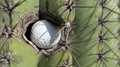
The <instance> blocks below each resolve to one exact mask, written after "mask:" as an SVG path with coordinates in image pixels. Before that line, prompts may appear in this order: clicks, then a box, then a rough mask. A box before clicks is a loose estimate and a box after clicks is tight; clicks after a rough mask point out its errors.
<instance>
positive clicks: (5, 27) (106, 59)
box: [0, 0, 120, 67]
mask: <svg viewBox="0 0 120 67" xmlns="http://www.w3.org/2000/svg"><path fill="white" fill-rule="evenodd" d="M13 1H14V0H2V1H0V5H1V6H0V8H1V9H0V10H1V14H2V16H1V17H0V19H1V20H0V21H1V22H2V23H1V32H0V36H1V37H0V42H1V44H0V57H1V58H0V61H1V65H2V66H3V67H9V65H11V64H12V62H14V61H12V60H13V59H10V58H7V59H6V58H4V57H11V56H12V55H11V53H10V49H11V48H12V49H15V50H17V49H18V48H15V47H14V46H12V44H14V43H12V44H9V45H6V43H11V40H12V39H13V38H15V39H17V40H20V41H21V44H19V46H20V45H22V49H23V48H24V47H26V49H27V50H30V51H33V52H31V53H32V54H30V55H35V56H33V57H32V58H35V59H38V60H36V61H35V62H36V64H35V66H34V67H36V66H37V67H115V66H116V67H119V66H120V47H119V46H120V45H119V44H120V38H119V33H120V32H119V28H120V26H119V15H120V13H119V0H112V1H108V0H93V1H91V0H90V1H89V0H84V1H83V0H51V1H49V0H39V7H35V6H34V7H33V9H34V8H36V9H37V10H35V11H30V9H28V10H29V11H25V12H23V13H22V16H21V14H20V15H19V16H21V17H20V19H19V20H18V19H17V20H18V22H17V23H15V22H14V21H13V20H14V19H13V17H14V16H13V13H14V12H15V10H16V9H17V8H19V7H20V6H21V8H22V5H26V4H27V3H29V2H30V1H31V2H34V1H32V0H30V1H28V0H18V2H16V3H13ZM24 3H25V4H24ZM26 9H27V8H26ZM20 11H21V10H20ZM6 19H9V20H6ZM13 23H15V24H13ZM12 41H13V42H14V40H12ZM16 43H18V42H15V44H16ZM23 43H24V45H23ZM5 46H8V48H7V52H3V51H4V50H5ZM13 47H14V48H13ZM31 47H32V49H31ZM19 49H21V48H20V47H19ZM33 49H34V50H35V51H34V50H33ZM21 51H22V50H21ZM18 52H20V51H19V50H18V51H16V56H17V53H18ZM9 53H10V55H8V54H9ZM23 53H24V51H23V52H21V54H22V57H23V56H26V58H27V57H28V55H26V54H29V53H30V52H29V51H28V52H27V53H26V54H23ZM13 54H14V52H13ZM38 55H39V56H38ZM12 57H13V56H12ZM20 57H21V55H20ZM27 59H28V58H27ZM29 59H31V58H29ZM3 60H5V61H4V62H5V63H7V65H8V66H4V62H3ZM8 60H9V61H8ZM22 61H24V60H23V59H22ZM18 62H19V61H18ZM26 64H27V63H26ZM15 65H17V64H15ZM21 65H22V62H21ZM13 67H14V66H13ZM18 67H20V66H18Z"/></svg>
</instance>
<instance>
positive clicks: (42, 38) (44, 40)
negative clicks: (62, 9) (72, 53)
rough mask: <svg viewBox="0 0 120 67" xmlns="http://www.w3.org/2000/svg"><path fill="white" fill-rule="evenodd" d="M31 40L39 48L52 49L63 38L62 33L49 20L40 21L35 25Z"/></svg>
mask: <svg viewBox="0 0 120 67" xmlns="http://www.w3.org/2000/svg"><path fill="white" fill-rule="evenodd" d="M30 38H31V40H32V42H33V43H34V44H35V45H37V46H38V47H40V48H50V47H52V46H54V45H57V43H58V42H59V40H60V38H61V32H60V30H59V29H58V28H57V27H56V26H54V25H52V24H51V23H50V22H48V21H47V20H40V21H37V22H36V23H35V24H33V26H32V29H31V36H30Z"/></svg>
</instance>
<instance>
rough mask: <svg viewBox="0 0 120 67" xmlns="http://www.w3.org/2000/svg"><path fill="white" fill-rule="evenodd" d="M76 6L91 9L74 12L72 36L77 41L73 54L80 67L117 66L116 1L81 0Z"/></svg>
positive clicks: (117, 20) (117, 28)
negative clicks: (85, 6) (74, 24)
mask: <svg viewBox="0 0 120 67" xmlns="http://www.w3.org/2000/svg"><path fill="white" fill-rule="evenodd" d="M77 4H81V5H88V6H95V7H94V8H79V9H76V19H75V22H76V23H77V24H78V25H77V27H78V30H76V34H78V35H75V36H76V37H77V38H78V37H79V38H78V39H77V40H78V41H79V42H80V43H79V45H76V47H79V49H78V48H77V49H76V48H75V49H76V51H78V52H79V55H78V54H75V53H74V54H75V55H76V56H77V55H78V56H77V58H78V59H79V62H80V65H81V67H113V66H116V67H119V66H120V65H119V57H120V52H119V47H118V45H119V41H120V40H119V32H118V30H119V19H118V18H119V7H118V4H119V0H112V1H110V0H96V1H94V0H93V1H91V0H84V1H82V0H81V1H79V2H77Z"/></svg>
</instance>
